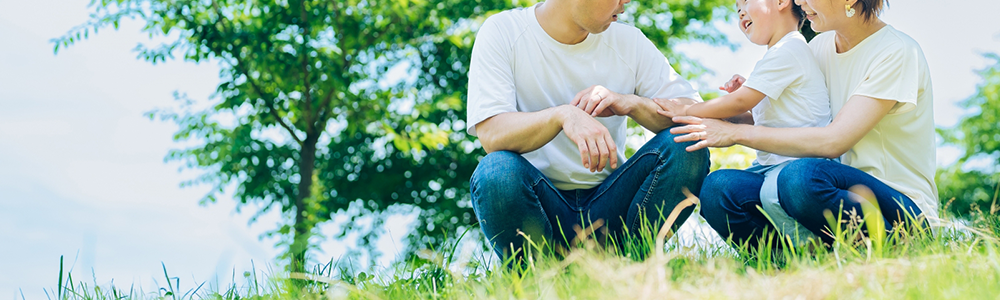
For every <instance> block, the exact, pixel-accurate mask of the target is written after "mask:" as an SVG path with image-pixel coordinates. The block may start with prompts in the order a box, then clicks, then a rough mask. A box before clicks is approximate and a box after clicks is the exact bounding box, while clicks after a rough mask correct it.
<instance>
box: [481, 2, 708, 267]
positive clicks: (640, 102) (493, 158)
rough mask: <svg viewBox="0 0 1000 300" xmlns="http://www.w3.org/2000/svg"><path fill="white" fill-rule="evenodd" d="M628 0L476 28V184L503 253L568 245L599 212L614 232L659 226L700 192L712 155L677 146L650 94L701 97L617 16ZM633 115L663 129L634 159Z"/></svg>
mask: <svg viewBox="0 0 1000 300" xmlns="http://www.w3.org/2000/svg"><path fill="white" fill-rule="evenodd" d="M628 2H629V1H628V0H624V1H586V2H585V1H574V0H548V1H545V2H543V3H539V4H537V5H534V6H532V7H527V8H521V9H513V10H508V11H504V12H501V13H498V14H496V15H493V16H491V17H489V18H488V19H487V20H486V22H485V23H483V25H482V27H480V30H479V32H478V33H477V36H476V41H475V44H474V45H473V48H472V62H471V65H470V70H469V94H468V95H469V97H468V103H467V105H468V118H467V126H468V127H467V130H468V132H469V134H471V135H474V136H478V137H479V141H480V142H481V143H482V145H483V149H484V150H486V152H487V153H488V154H487V155H486V157H484V158H483V159H482V160H481V161H480V162H479V166H477V167H476V170H475V172H474V173H473V175H472V178H471V188H470V189H471V194H472V207H473V210H474V211H475V213H476V217H477V218H478V219H479V225H480V226H481V228H482V230H483V233H484V234H485V236H486V238H487V239H488V242H489V244H490V245H492V246H493V249H494V251H495V252H496V254H497V256H498V257H500V259H501V260H504V261H509V262H512V263H514V264H517V262H518V261H522V260H521V259H522V258H524V255H525V253H526V252H528V251H532V250H534V249H536V248H534V247H532V248H528V247H527V246H526V245H528V243H526V240H527V239H529V238H530V239H531V240H532V242H533V243H534V244H535V245H539V246H541V247H546V245H548V246H551V245H553V244H554V243H555V244H556V245H563V246H566V245H567V244H568V243H570V241H572V240H573V239H574V238H576V231H575V230H574V227H575V226H579V227H581V228H587V227H590V226H591V225H595V222H597V223H599V222H598V220H603V223H604V225H603V227H602V228H600V229H599V230H598V232H607V236H610V237H618V238H621V237H623V236H624V233H625V232H629V233H632V234H635V233H637V232H639V231H640V229H641V227H642V226H643V224H648V225H651V226H653V228H659V227H658V226H659V224H662V223H663V222H662V221H661V219H662V214H661V212H662V211H666V212H665V213H663V214H669V213H670V212H671V210H672V209H673V208H674V207H675V206H677V204H678V203H680V202H681V201H682V200H684V199H686V196H685V195H684V194H683V193H682V191H683V190H684V189H685V188H687V189H689V190H691V191H693V192H695V193H697V192H698V191H699V190H700V189H701V183H702V181H703V180H704V178H705V175H706V174H708V167H709V159H708V151H707V150H699V151H695V152H687V151H685V150H684V148H685V147H686V146H690V145H693V143H676V142H674V137H675V136H674V135H672V134H670V133H669V132H668V131H666V130H664V129H666V128H668V127H670V126H673V123H672V122H671V121H670V119H668V118H663V117H661V116H660V115H658V114H657V113H656V111H657V110H658V109H659V106H658V105H657V104H656V103H655V102H653V100H651V99H650V98H649V97H657V98H684V100H683V101H684V102H685V103H695V102H697V101H700V100H701V98H700V96H699V95H698V93H697V91H695V89H694V88H693V87H692V86H691V84H689V83H688V82H687V81H685V80H684V79H683V78H681V77H680V76H679V75H678V74H677V72H676V71H674V69H673V68H672V67H671V66H670V64H669V63H668V62H667V60H666V58H665V57H664V56H663V54H662V53H661V52H660V50H659V49H657V48H656V47H655V46H654V45H653V43H652V42H650V41H649V39H647V38H646V37H645V36H644V35H643V34H642V32H640V31H639V30H638V29H636V28H634V27H631V26H628V25H623V24H620V23H615V22H614V21H616V20H617V19H618V14H620V13H622V12H623V11H624V10H623V5H624V4H625V3H628ZM632 94H637V95H639V96H636V95H632ZM640 96H641V97H640ZM627 118H631V119H633V120H635V121H636V122H637V123H639V125H641V126H643V127H645V128H646V129H649V130H650V131H652V132H655V133H657V135H656V136H655V137H654V138H652V139H650V140H649V141H648V142H647V143H646V144H645V145H643V146H642V147H641V148H640V149H639V150H638V151H637V152H636V153H635V154H634V155H633V156H632V157H631V158H629V159H628V160H627V161H626V160H625V138H626V134H625V132H626V121H627ZM692 210H693V208H689V209H685V210H684V211H683V212H682V213H681V215H680V216H679V218H678V219H677V222H676V224H675V227H676V226H678V225H679V224H681V223H683V221H684V220H685V219H687V217H688V216H689V215H690V214H691V211H692ZM619 242H620V241H619ZM526 248H527V249H526ZM508 259H510V260H508Z"/></svg>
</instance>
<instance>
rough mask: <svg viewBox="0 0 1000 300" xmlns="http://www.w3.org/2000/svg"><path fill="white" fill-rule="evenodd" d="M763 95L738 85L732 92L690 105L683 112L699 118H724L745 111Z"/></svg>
mask: <svg viewBox="0 0 1000 300" xmlns="http://www.w3.org/2000/svg"><path fill="white" fill-rule="evenodd" d="M764 97H766V96H765V95H764V94H763V93H761V92H758V91H757V90H754V89H751V88H748V87H740V88H738V89H736V91H734V92H733V93H732V94H728V95H723V96H721V97H719V98H715V99H713V100H709V101H705V102H701V103H696V104H694V105H691V106H689V107H687V109H686V110H684V113H685V114H686V115H688V116H695V117H699V118H714V119H725V118H729V117H735V116H738V115H740V114H742V113H745V112H747V111H748V110H750V109H752V108H753V107H754V106H755V105H757V103H760V101H761V100H764Z"/></svg>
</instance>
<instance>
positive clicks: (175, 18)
mask: <svg viewBox="0 0 1000 300" xmlns="http://www.w3.org/2000/svg"><path fill="white" fill-rule="evenodd" d="M534 3H535V1H530V0H528V1H501V0H481V1H461V0H445V1H427V0H345V1H319V0H292V1H287V0H280V1H279V0H270V1H267V0H243V1H238V0H201V1H196V0H99V1H98V0H92V2H91V7H92V8H93V13H92V15H91V18H90V20H89V21H88V22H87V23H85V24H82V25H80V26H77V27H75V28H73V29H71V30H70V31H69V32H68V33H67V34H66V35H64V36H62V37H60V38H57V39H54V40H53V43H54V48H55V50H56V51H58V50H59V49H60V47H66V46H69V45H71V44H73V43H76V42H78V41H80V40H82V39H86V38H87V36H89V34H90V33H91V31H93V32H95V33H96V32H97V31H98V30H99V29H102V28H107V27H109V26H110V27H113V28H117V27H118V24H119V23H120V22H121V21H122V20H125V19H138V20H139V21H140V22H142V23H143V24H144V27H143V31H144V32H146V33H148V34H149V35H150V37H156V38H158V39H160V40H167V41H166V42H165V43H163V44H156V45H148V44H140V45H139V46H138V47H136V52H137V53H138V55H139V58H140V59H143V60H146V61H149V62H151V63H154V64H155V63H159V62H164V61H166V60H168V59H175V57H177V56H179V58H180V59H183V60H185V61H192V62H202V61H208V62H213V63H218V64H220V66H221V71H220V80H221V82H220V84H219V85H218V88H217V90H216V93H215V94H214V96H213V97H212V99H210V100H209V101H205V100H193V99H187V98H186V97H185V96H183V95H178V96H177V98H178V100H179V101H178V105H177V107H174V108H167V109H159V110H155V111H153V112H151V113H150V114H149V116H150V117H151V118H157V117H158V118H160V119H162V120H167V121H171V122H174V123H176V124H177V125H179V127H180V129H179V130H178V132H177V133H176V134H175V135H174V140H175V141H178V142H180V145H183V146H182V147H184V148H181V149H177V150H174V151H171V152H170V153H169V154H168V155H167V159H168V160H175V161H181V162H183V163H184V164H185V166H186V167H187V168H191V169H199V170H203V171H204V173H203V175H202V176H200V177H198V178H196V179H194V180H192V181H190V182H187V183H185V184H206V185H209V186H211V187H212V191H211V192H210V193H209V194H208V195H206V197H205V198H204V199H203V200H202V203H211V202H214V201H216V199H217V198H218V197H219V196H222V195H229V193H232V196H233V198H235V200H236V201H238V209H243V208H246V207H248V206H249V207H250V208H251V209H255V210H257V215H256V216H259V215H260V214H263V213H265V212H268V211H270V210H274V209H277V210H280V211H281V213H282V216H283V225H281V226H280V227H279V228H277V229H275V230H274V231H272V232H270V233H269V234H271V235H277V236H279V237H280V238H281V242H280V243H281V245H283V246H284V247H287V249H288V251H287V253H286V258H287V259H289V261H290V262H292V263H291V264H290V268H291V270H295V271H302V270H303V267H304V262H305V261H308V259H309V256H307V254H308V253H309V252H308V249H309V248H310V247H314V245H315V244H316V241H317V240H318V239H321V238H323V237H320V236H318V230H317V226H318V225H319V224H322V223H324V222H329V221H330V220H332V218H333V217H334V216H335V215H337V214H343V215H347V216H348V217H349V220H348V221H347V222H346V223H345V224H344V225H343V226H342V227H340V228H339V232H338V234H337V236H339V237H344V236H345V235H347V234H348V233H352V232H359V233H361V238H360V243H361V245H360V246H361V247H363V248H367V249H368V250H369V251H373V250H374V246H373V245H372V242H373V241H374V239H375V238H376V237H377V236H378V233H379V229H380V228H381V226H380V225H381V224H382V223H383V222H384V221H385V220H386V218H387V216H388V215H390V214H393V213H409V212H414V211H416V212H419V217H418V219H417V224H416V229H415V230H414V234H413V235H411V239H410V240H409V243H408V245H409V247H410V249H408V250H407V253H411V254H412V253H415V251H416V250H418V249H422V248H426V247H429V246H435V245H438V246H439V245H442V244H444V243H446V242H447V241H448V240H449V239H450V238H449V234H448V233H454V232H460V231H462V230H464V229H467V228H471V227H470V226H474V225H475V221H476V220H475V218H474V215H473V212H472V210H471V205H470V202H469V194H468V178H469V177H470V176H471V173H472V171H473V170H474V168H475V166H476V164H477V162H478V160H479V158H480V157H481V156H482V155H483V151H482V150H479V149H480V147H479V145H478V143H477V142H476V140H475V139H474V138H473V137H471V136H468V135H467V134H466V133H465V130H464V127H465V123H464V118H465V114H466V112H465V107H464V100H465V97H466V96H465V90H466V82H467V77H466V73H467V71H468V62H469V55H470V51H471V45H472V43H473V40H474V36H475V32H476V30H477V29H478V26H479V25H480V24H482V22H483V21H484V20H485V18H486V17H487V16H489V15H490V14H493V13H496V12H499V11H501V10H505V9H509V8H512V7H515V6H527V5H531V4H534ZM731 6H732V5H731V3H730V1H729V0H705V1H690V0H660V1H643V2H641V3H639V2H635V3H632V4H629V5H628V6H627V9H628V11H629V13H628V14H626V15H625V16H623V21H625V22H631V23H634V24H635V25H636V26H637V27H639V28H640V29H642V30H643V32H645V33H646V34H647V35H649V37H650V38H651V40H652V41H653V42H654V44H656V45H657V46H658V47H659V48H660V49H663V52H664V53H665V54H666V55H667V56H668V57H671V58H672V59H673V61H674V62H675V66H679V67H680V68H681V72H682V74H686V75H688V76H690V75H693V74H697V73H698V72H700V71H699V70H701V68H700V66H699V65H698V64H697V63H696V62H693V61H690V60H687V59H684V58H683V56H681V55H680V54H679V53H675V52H673V51H671V50H670V49H671V46H672V45H675V44H676V43H680V42H685V41H692V40H704V41H708V42H709V43H712V44H727V42H726V41H725V39H724V37H723V35H722V34H721V33H719V32H718V31H716V30H715V29H714V28H713V27H711V26H706V25H705V24H709V22H710V21H712V20H713V19H714V18H718V17H723V16H729V15H731V12H732V10H731ZM720 8H721V9H720ZM256 216H255V217H254V218H256ZM366 220H371V222H370V224H371V225H365V226H363V225H362V224H369V222H366ZM453 235H454V234H451V236H453ZM372 257H374V255H373V256H372Z"/></svg>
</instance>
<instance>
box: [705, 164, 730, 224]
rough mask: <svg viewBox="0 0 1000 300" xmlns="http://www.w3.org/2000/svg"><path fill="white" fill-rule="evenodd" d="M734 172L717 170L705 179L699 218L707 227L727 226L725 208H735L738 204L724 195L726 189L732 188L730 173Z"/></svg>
mask: <svg viewBox="0 0 1000 300" xmlns="http://www.w3.org/2000/svg"><path fill="white" fill-rule="evenodd" d="M736 172H738V171H736V170H717V171H715V172H712V173H711V174H708V177H705V183H704V184H702V187H701V195H700V196H699V197H700V200H701V216H702V217H704V218H705V221H706V222H708V223H709V225H713V227H715V226H716V225H725V224H728V221H727V220H726V219H727V218H726V217H727V212H726V207H737V206H739V204H737V203H733V199H732V197H730V196H729V195H727V194H726V189H727V188H732V183H731V182H730V180H729V178H730V173H736Z"/></svg>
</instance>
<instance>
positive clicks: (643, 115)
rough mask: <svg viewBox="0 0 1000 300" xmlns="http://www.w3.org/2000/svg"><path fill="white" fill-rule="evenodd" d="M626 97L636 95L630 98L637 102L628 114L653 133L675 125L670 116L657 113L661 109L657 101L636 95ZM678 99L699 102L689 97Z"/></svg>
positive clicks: (685, 102)
mask: <svg viewBox="0 0 1000 300" xmlns="http://www.w3.org/2000/svg"><path fill="white" fill-rule="evenodd" d="M626 97H634V98H633V99H629V100H631V101H634V102H633V103H635V106H633V108H632V110H631V111H630V112H629V114H628V116H629V117H630V118H632V119H633V120H635V122H636V123H639V125H642V127H645V128H646V129H649V131H652V132H653V133H659V132H660V131H661V130H664V129H667V128H669V127H671V126H674V122H673V121H671V120H670V118H667V117H664V116H662V115H660V114H658V113H656V111H657V110H658V109H660V106H659V105H657V104H656V102H653V100H652V99H649V98H645V97H640V96H636V95H627V96H626ZM678 100H680V101H682V102H684V103H683V104H694V103H698V101H695V100H692V99H688V98H678Z"/></svg>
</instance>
